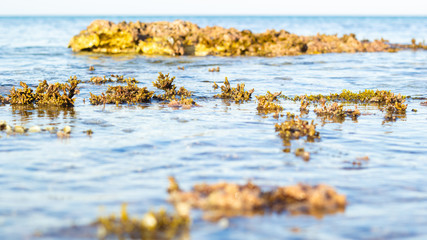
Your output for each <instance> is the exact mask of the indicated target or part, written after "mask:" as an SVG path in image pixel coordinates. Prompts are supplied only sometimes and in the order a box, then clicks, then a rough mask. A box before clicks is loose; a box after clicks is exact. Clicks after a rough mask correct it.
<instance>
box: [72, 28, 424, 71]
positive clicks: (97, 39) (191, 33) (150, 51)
mask: <svg viewBox="0 0 427 240" xmlns="http://www.w3.org/2000/svg"><path fill="white" fill-rule="evenodd" d="M411 46H412V45H411ZM413 46H418V45H415V44H413ZM69 47H70V48H72V49H73V51H76V52H79V51H91V52H100V53H140V54H144V55H169V56H179V55H196V56H206V55H215V56H268V57H273V56H285V55H300V54H321V53H343V52H347V53H354V52H385V51H396V50H397V49H400V48H405V47H407V46H406V45H393V46H391V45H390V44H389V43H388V41H386V40H375V41H373V42H370V41H367V40H364V41H359V40H357V38H356V36H355V35H354V34H348V35H343V36H342V37H338V36H337V35H325V34H317V35H314V36H298V35H296V34H292V33H289V32H287V31H285V30H279V31H276V30H267V31H266V32H263V33H253V32H251V31H250V30H243V31H239V30H237V29H235V28H229V29H227V28H223V27H220V26H213V27H205V28H201V27H199V26H198V25H196V24H194V23H191V22H188V21H182V20H176V21H173V22H152V23H143V22H139V21H136V22H129V23H127V22H120V23H118V24H116V23H113V22H111V21H107V20H95V21H93V22H92V23H91V24H90V25H89V26H88V27H87V29H86V30H83V31H81V32H80V33H79V34H78V35H76V36H74V37H73V38H72V39H71V41H70V43H69ZM214 70H215V71H216V70H217V69H214ZM218 71H219V68H218Z"/></svg>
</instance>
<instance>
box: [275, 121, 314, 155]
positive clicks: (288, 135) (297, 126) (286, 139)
mask: <svg viewBox="0 0 427 240" xmlns="http://www.w3.org/2000/svg"><path fill="white" fill-rule="evenodd" d="M288 118H289V119H287V120H286V121H284V122H282V123H280V124H279V123H276V124H275V129H276V132H278V133H279V136H280V137H281V138H282V140H283V145H284V146H285V149H284V150H283V151H284V152H290V146H291V140H296V139H300V138H303V137H306V139H307V141H309V142H313V141H314V140H315V139H319V138H320V136H319V132H318V131H316V125H315V124H314V120H312V121H311V123H308V121H304V120H301V119H299V118H298V117H295V116H293V115H290V114H288Z"/></svg>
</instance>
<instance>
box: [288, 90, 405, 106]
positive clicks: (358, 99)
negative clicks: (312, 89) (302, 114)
mask: <svg viewBox="0 0 427 240" xmlns="http://www.w3.org/2000/svg"><path fill="white" fill-rule="evenodd" d="M284 98H285V99H289V100H292V101H303V100H304V101H307V102H320V100H322V101H324V100H325V101H328V102H330V101H339V102H352V103H378V104H388V103H395V102H402V101H403V100H404V99H405V98H406V96H402V95H400V94H397V95H396V94H394V93H392V92H391V91H386V90H371V89H365V90H364V91H359V92H352V91H350V90H347V89H344V90H342V92H341V93H331V94H329V95H323V94H317V95H307V94H306V95H301V96H295V97H293V98H291V97H287V96H284Z"/></svg>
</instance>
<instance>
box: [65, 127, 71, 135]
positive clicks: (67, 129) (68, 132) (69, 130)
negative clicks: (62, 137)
mask: <svg viewBox="0 0 427 240" xmlns="http://www.w3.org/2000/svg"><path fill="white" fill-rule="evenodd" d="M63 131H64V133H65V134H70V133H71V127H70V126H65V127H64V129H63Z"/></svg>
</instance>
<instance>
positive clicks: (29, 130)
mask: <svg viewBox="0 0 427 240" xmlns="http://www.w3.org/2000/svg"><path fill="white" fill-rule="evenodd" d="M28 132H31V133H37V132H41V128H40V127H39V126H32V127H30V128H29V129H28Z"/></svg>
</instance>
